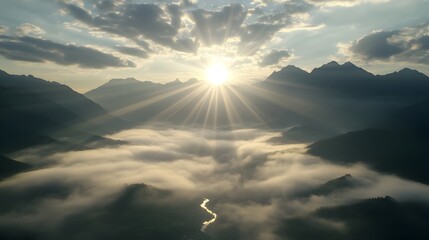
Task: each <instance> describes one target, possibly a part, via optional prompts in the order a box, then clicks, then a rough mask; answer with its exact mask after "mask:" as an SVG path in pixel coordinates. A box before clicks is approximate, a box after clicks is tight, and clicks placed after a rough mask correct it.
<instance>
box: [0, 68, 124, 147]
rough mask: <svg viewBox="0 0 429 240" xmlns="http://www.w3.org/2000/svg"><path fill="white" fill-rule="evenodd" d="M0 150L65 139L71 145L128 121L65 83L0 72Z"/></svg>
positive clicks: (108, 131) (120, 127)
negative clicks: (109, 111) (117, 116)
mask: <svg viewBox="0 0 429 240" xmlns="http://www.w3.org/2000/svg"><path fill="white" fill-rule="evenodd" d="M0 113H1V118H0V132H1V136H0V152H3V153H9V152H13V151H16V150H19V149H22V148H25V147H29V146H34V145H37V144H49V143H57V142H58V141H57V140H60V141H61V140H63V139H67V141H72V143H73V144H76V143H79V142H85V141H86V140H87V139H90V138H92V137H93V136H94V135H98V134H106V133H111V132H114V131H117V130H119V129H122V128H124V127H126V126H128V124H127V123H126V122H125V121H123V120H121V119H118V118H116V117H113V116H111V115H110V114H109V113H108V112H107V111H105V110H104V109H103V108H101V107H100V106H99V105H97V104H96V103H94V102H92V101H91V100H89V99H87V98H86V97H85V96H83V95H81V94H79V93H77V92H75V91H73V90H72V89H70V88H69V87H67V86H65V85H61V84H58V83H55V82H48V81H45V80H42V79H38V78H34V77H33V76H17V75H9V74H7V73H5V72H2V71H0Z"/></svg>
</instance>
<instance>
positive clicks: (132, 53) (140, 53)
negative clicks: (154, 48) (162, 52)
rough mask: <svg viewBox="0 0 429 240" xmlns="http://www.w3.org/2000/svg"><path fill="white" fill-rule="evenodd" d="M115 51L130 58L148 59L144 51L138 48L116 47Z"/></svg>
mask: <svg viewBox="0 0 429 240" xmlns="http://www.w3.org/2000/svg"><path fill="white" fill-rule="evenodd" d="M115 49H116V50H118V51H119V52H120V53H123V54H127V55H130V56H135V57H140V58H148V57H149V54H148V53H147V52H146V51H143V50H141V49H140V48H133V47H124V46H116V47H115Z"/></svg>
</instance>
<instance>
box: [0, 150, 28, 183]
mask: <svg viewBox="0 0 429 240" xmlns="http://www.w3.org/2000/svg"><path fill="white" fill-rule="evenodd" d="M30 168H31V165H29V164H26V163H22V162H18V161H15V160H12V159H10V158H7V157H5V156H2V155H0V180H1V179H3V178H7V177H9V176H12V175H15V174H17V173H20V172H24V171H27V170H29V169H30Z"/></svg>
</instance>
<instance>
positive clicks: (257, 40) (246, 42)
mask: <svg viewBox="0 0 429 240" xmlns="http://www.w3.org/2000/svg"><path fill="white" fill-rule="evenodd" d="M283 27H284V25H282V24H266V23H255V24H250V25H247V26H245V27H244V28H243V31H242V32H241V34H240V38H241V42H240V44H239V52H240V53H242V54H246V55H252V54H254V53H255V52H257V51H258V50H259V49H260V47H261V46H262V45H263V44H264V43H265V42H267V41H268V40H270V39H272V38H273V36H274V34H275V33H276V32H278V31H279V30H280V29H282V28H283Z"/></svg>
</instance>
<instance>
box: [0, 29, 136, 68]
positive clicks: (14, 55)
mask: <svg viewBox="0 0 429 240" xmlns="http://www.w3.org/2000/svg"><path fill="white" fill-rule="evenodd" d="M26 29H27V28H24V29H22V30H23V31H24V32H23V33H26V31H27V30H28V29H27V30H26ZM31 29H32V30H34V29H33V28H31ZM0 55H3V56H4V57H6V58H8V59H12V60H18V61H26V62H46V61H49V62H54V63H57V64H60V65H66V66H67V65H78V66H80V67H83V68H105V67H134V66H135V64H134V63H133V62H131V61H127V60H123V59H120V58H118V57H116V56H113V55H111V54H107V53H103V52H101V51H99V50H97V49H94V48H90V47H82V46H76V45H73V44H60V43H56V42H52V41H49V40H44V39H40V38H34V37H30V36H22V37H13V36H6V35H0Z"/></svg>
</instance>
